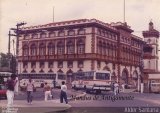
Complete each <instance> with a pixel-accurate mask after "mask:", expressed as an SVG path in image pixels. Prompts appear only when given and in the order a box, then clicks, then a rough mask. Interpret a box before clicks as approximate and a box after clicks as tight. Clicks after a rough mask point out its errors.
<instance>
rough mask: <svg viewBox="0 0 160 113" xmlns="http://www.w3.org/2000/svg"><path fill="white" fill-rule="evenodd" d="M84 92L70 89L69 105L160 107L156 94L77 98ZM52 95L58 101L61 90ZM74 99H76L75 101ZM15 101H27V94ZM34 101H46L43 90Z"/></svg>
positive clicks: (103, 94)
mask: <svg viewBox="0 0 160 113" xmlns="http://www.w3.org/2000/svg"><path fill="white" fill-rule="evenodd" d="M82 92H83V91H82V90H78V91H76V90H73V89H69V90H68V92H67V95H68V98H71V100H70V101H69V104H70V105H71V106H72V107H133V106H134V107H139V106H143V107H152V106H160V94H154V93H150V94H149V93H138V92H127V93H125V92H124V93H122V92H121V93H120V94H118V95H117V96H114V94H113V92H112V91H110V92H102V93H101V94H99V95H97V94H94V93H91V94H86V95H85V96H83V97H77V98H76V96H77V95H81V94H82ZM52 94H53V97H54V99H53V100H58V99H59V95H60V89H57V88H55V89H53V90H52ZM73 98H74V99H73ZM15 100H26V92H21V93H19V95H15ZM34 100H44V92H43V89H42V88H39V89H37V91H36V92H34V93H33V101H34Z"/></svg>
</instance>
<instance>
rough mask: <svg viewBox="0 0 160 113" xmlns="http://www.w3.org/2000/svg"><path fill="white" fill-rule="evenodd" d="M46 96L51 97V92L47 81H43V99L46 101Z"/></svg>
mask: <svg viewBox="0 0 160 113" xmlns="http://www.w3.org/2000/svg"><path fill="white" fill-rule="evenodd" d="M48 96H49V97H50V98H53V96H52V94H51V87H50V86H49V85H48V84H47V82H46V83H45V86H44V100H45V101H47V100H48Z"/></svg>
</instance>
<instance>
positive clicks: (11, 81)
mask: <svg viewBox="0 0 160 113" xmlns="http://www.w3.org/2000/svg"><path fill="white" fill-rule="evenodd" d="M15 76H16V75H15V74H12V75H11V77H9V78H8V80H7V93H6V94H7V107H12V106H13V100H14V87H15V84H16V82H17V81H15Z"/></svg>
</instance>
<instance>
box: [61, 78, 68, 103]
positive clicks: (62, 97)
mask: <svg viewBox="0 0 160 113" xmlns="http://www.w3.org/2000/svg"><path fill="white" fill-rule="evenodd" d="M66 91H67V86H66V85H65V82H64V81H62V85H61V93H60V102H61V103H63V99H64V100H65V102H66V104H68V100H67V93H66Z"/></svg>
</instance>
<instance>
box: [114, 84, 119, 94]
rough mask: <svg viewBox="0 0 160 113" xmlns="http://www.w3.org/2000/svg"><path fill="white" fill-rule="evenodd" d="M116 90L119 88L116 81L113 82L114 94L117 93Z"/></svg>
mask: <svg viewBox="0 0 160 113" xmlns="http://www.w3.org/2000/svg"><path fill="white" fill-rule="evenodd" d="M118 90H119V85H118V83H117V82H115V83H114V95H117V94H118Z"/></svg>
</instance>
